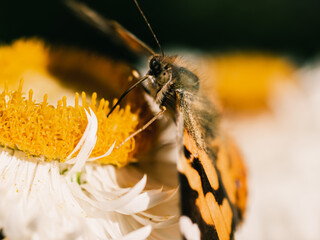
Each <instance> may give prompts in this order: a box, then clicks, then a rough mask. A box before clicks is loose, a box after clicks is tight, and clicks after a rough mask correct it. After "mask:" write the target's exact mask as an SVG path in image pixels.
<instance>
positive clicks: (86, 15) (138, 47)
mask: <svg viewBox="0 0 320 240" xmlns="http://www.w3.org/2000/svg"><path fill="white" fill-rule="evenodd" d="M65 3H66V5H67V6H68V7H69V8H70V9H72V10H73V12H74V13H76V14H77V15H78V16H79V17H81V18H82V19H83V20H85V21H86V22H87V23H89V24H91V25H93V26H94V27H96V28H97V29H99V30H100V31H102V32H103V33H105V34H107V35H110V36H112V37H113V38H114V40H115V42H116V43H119V42H120V43H122V44H123V45H124V46H126V47H127V48H128V49H129V50H131V51H133V52H134V53H136V54H143V55H146V56H150V55H155V52H154V51H153V50H152V49H151V48H150V47H149V46H147V45H146V44H145V43H144V42H142V41H141V40H139V39H138V38H137V37H136V36H134V35H133V34H132V33H130V32H129V31H128V30H126V29H125V28H124V27H122V26H121V25H120V24H119V23H118V22H116V21H114V20H110V19H107V18H105V17H103V16H101V15H100V14H98V13H97V12H96V11H94V10H93V9H91V8H89V7H88V6H87V5H85V4H83V3H80V2H76V1H73V0H66V1H65Z"/></svg>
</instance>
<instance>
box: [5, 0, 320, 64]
mask: <svg viewBox="0 0 320 240" xmlns="http://www.w3.org/2000/svg"><path fill="white" fill-rule="evenodd" d="M84 2H86V3H87V4H88V5H89V6H90V7H91V8H93V9H95V10H96V11H98V12H100V13H102V14H103V15H105V16H106V17H108V18H110V19H115V20H117V21H119V22H120V23H121V24H122V25H123V26H125V28H127V29H128V30H130V31H131V32H132V33H134V34H135V35H136V36H138V37H139V38H140V39H142V40H143V41H145V42H146V43H148V44H149V45H151V46H152V47H154V49H157V46H156V44H155V42H154V40H153V38H152V35H151V34H150V32H149V30H148V29H147V26H146V24H145V23H144V22H143V19H142V17H141V16H140V14H139V12H138V10H137V8H136V7H135V5H134V3H133V1H132V0H114V1H109V0H103V1H93V0H92V1H84ZM139 2H140V5H141V7H142V9H143V10H144V12H145V15H146V16H147V18H148V19H149V21H150V23H151V25H152V27H153V28H154V31H155V32H156V34H157V36H158V38H159V40H160V42H161V43H162V44H163V46H164V47H166V46H182V47H188V48H196V49H200V50H204V51H206V52H208V51H212V52H221V51H229V50H263V51H271V52H276V53H280V54H290V55H293V56H297V57H301V58H310V57H314V56H316V55H317V54H318V53H319V50H320V35H319V30H320V28H319V27H320V1H319V0H264V1H262V0H242V1H239V0H193V1H192V0H170V1H169V0H140V1H139ZM32 36H38V37H41V38H44V39H45V40H47V41H49V42H50V43H56V44H64V45H68V44H70V45H76V46H80V47H84V48H86V49H90V50H95V51H99V52H102V53H114V54H116V55H120V56H122V55H125V54H126V53H124V52H123V49H120V48H118V47H116V46H114V45H112V46H111V41H110V40H109V39H108V38H107V37H105V36H104V35H103V34H101V33H100V32H99V31H97V30H95V29H93V28H92V27H91V26H90V25H87V24H85V23H84V22H83V21H82V20H80V19H78V18H77V17H76V16H75V15H73V14H72V13H71V12H70V11H69V10H68V9H67V8H66V7H65V6H64V4H63V1H58V0H50V1H49V0H47V1H45V0H28V1H8V0H6V1H5V0H1V3H0V42H1V43H10V42H12V40H15V39H17V38H20V37H32Z"/></svg>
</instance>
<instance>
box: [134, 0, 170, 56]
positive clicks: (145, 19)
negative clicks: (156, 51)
mask: <svg viewBox="0 0 320 240" xmlns="http://www.w3.org/2000/svg"><path fill="white" fill-rule="evenodd" d="M133 1H134V3H135V4H136V6H137V8H138V9H139V12H140V13H141V15H142V17H143V19H144V21H145V22H146V23H147V25H148V27H149V29H150V31H151V33H152V35H153V38H154V39H155V40H156V42H157V44H158V46H159V48H160V51H161V55H162V56H164V52H163V49H162V47H161V45H160V42H159V40H158V38H157V36H156V34H155V33H154V32H153V30H152V27H151V25H150V23H149V22H148V19H147V18H146V16H145V15H144V13H143V11H142V10H141V8H140V6H139V4H138V2H137V0H133Z"/></svg>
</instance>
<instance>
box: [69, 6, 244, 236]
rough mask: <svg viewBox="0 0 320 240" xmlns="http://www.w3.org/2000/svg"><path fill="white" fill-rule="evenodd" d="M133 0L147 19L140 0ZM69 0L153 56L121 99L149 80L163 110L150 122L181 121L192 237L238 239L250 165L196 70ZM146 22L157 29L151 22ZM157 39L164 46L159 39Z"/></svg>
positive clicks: (184, 201)
mask: <svg viewBox="0 0 320 240" xmlns="http://www.w3.org/2000/svg"><path fill="white" fill-rule="evenodd" d="M134 1H135V3H136V5H137V7H138V8H139V10H140V12H141V14H142V16H143V17H144V18H145V16H144V14H143V13H142V11H141V9H140V7H139V5H138V4H137V2H136V0H134ZM67 3H68V5H69V6H70V7H71V8H72V9H74V10H75V11H76V12H77V13H80V15H81V16H83V17H84V18H85V19H86V20H87V21H89V22H90V23H91V24H94V25H96V26H97V27H98V28H99V29H100V30H102V31H103V32H105V33H107V34H109V35H112V36H114V37H116V38H118V39H120V40H121V43H123V44H125V45H127V46H129V48H131V50H132V51H134V52H136V53H137V54H141V53H144V54H150V55H151V57H150V59H149V71H148V72H147V74H146V75H145V76H144V77H143V78H141V79H140V80H139V81H138V82H137V83H135V84H134V85H133V86H132V87H131V88H129V89H128V90H127V91H126V92H125V93H124V94H123V95H122V96H121V97H120V98H119V101H118V103H119V102H120V101H121V99H122V98H123V97H124V96H125V95H126V94H127V93H129V92H130V91H131V90H132V89H134V88H135V87H136V86H138V85H139V84H140V83H142V82H144V88H145V90H146V91H147V92H148V93H149V94H150V95H151V96H152V97H153V99H154V100H155V102H156V103H157V104H158V105H159V107H160V109H162V111H161V112H160V113H159V114H157V115H156V116H155V117H154V118H153V119H151V120H150V121H149V122H148V123H147V124H146V125H145V127H147V126H148V125H149V124H151V122H153V121H154V120H155V119H156V118H157V117H158V116H159V115H160V114H162V113H163V112H166V113H167V114H168V115H169V116H170V117H171V118H172V119H173V121H174V122H175V123H176V125H177V129H178V130H177V131H178V133H177V141H178V143H179V144H178V145H179V148H180V149H179V150H180V158H179V159H178V161H177V166H178V171H179V180H180V191H181V200H180V202H181V215H183V216H186V217H188V218H189V220H191V222H192V223H193V224H196V226H197V229H198V230H199V231H196V232H195V235H198V236H192V237H196V238H199V239H200V238H201V239H212V240H222V239H233V238H234V231H235V228H236V226H237V225H238V224H239V223H240V221H241V220H242V218H243V215H244V210H245V204H246V193H247V188H246V171H245V166H244V164H243V162H242V159H241V157H240V155H239V153H238V151H237V148H236V147H235V145H234V144H233V142H232V140H231V139H229V138H228V137H227V136H225V135H224V134H223V133H222V132H220V131H219V123H218V122H219V116H218V114H217V111H216V110H215V108H214V106H213V104H212V103H211V102H210V100H209V99H208V98H207V97H206V96H205V95H204V94H202V93H201V91H199V85H200V84H199V79H198V77H197V75H196V74H194V73H193V72H192V71H190V70H189V69H188V68H186V67H184V66H182V65H181V62H180V61H179V58H177V57H169V56H165V55H164V53H163V51H162V50H161V51H162V54H161V55H156V54H155V53H154V52H153V51H152V50H151V48H149V47H148V46H147V45H145V44H144V43H143V42H142V41H140V40H138V39H137V38H136V37H135V36H134V35H132V34H131V33H129V32H127V31H126V30H125V29H124V28H123V27H122V26H121V25H119V24H118V23H116V22H114V21H112V20H108V19H105V18H103V17H101V16H100V15H98V14H97V13H95V12H94V11H92V10H91V9H89V8H88V7H86V6H85V5H83V4H80V3H77V2H73V1H68V2H67ZM145 20H146V18H145ZM146 22H147V20H146ZM147 24H148V26H149V28H150V30H151V32H152V33H153V31H152V29H151V27H150V25H149V23H148V22H147ZM153 35H154V33H153ZM154 37H155V35H154ZM155 39H156V37H155ZM156 41H157V43H158V45H159V46H160V44H159V42H158V40H157V39H156ZM160 48H161V46H160ZM118 103H116V104H115V105H114V107H113V109H114V108H115V107H116V106H117V105H118ZM113 109H112V110H111V111H110V113H109V115H110V114H111V112H112V111H113ZM143 129H144V128H143ZM143 129H140V130H139V131H137V133H138V132H141V131H142V130H143ZM134 135H135V134H134ZM184 222H185V221H180V224H181V229H182V235H183V236H184V237H185V238H187V239H188V238H189V237H190V235H188V234H187V233H186V231H187V230H188V229H187V228H188V226H184V224H185V223H184Z"/></svg>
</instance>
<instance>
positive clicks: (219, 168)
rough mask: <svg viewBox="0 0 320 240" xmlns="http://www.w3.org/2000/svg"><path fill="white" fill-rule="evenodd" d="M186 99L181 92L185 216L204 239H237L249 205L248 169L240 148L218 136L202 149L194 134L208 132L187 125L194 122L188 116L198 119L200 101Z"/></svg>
mask: <svg viewBox="0 0 320 240" xmlns="http://www.w3.org/2000/svg"><path fill="white" fill-rule="evenodd" d="M186 94H188V93H186ZM184 95H185V94H184V92H180V93H179V94H178V96H177V99H178V101H177V102H178V112H179V113H178V128H179V130H180V132H181V136H180V137H181V142H182V143H183V145H182V146H181V151H180V159H179V162H178V171H179V178H180V188H181V215H185V216H188V217H189V218H190V219H191V221H192V222H193V223H196V224H197V225H198V227H199V229H200V232H201V239H215V240H218V239H219V240H222V239H233V235H234V231H235V227H236V226H237V225H238V223H240V220H241V219H242V216H243V211H244V207H245V201H246V179H245V169H244V165H243V164H242V160H241V158H240V157H239V155H238V153H237V152H236V150H235V149H236V148H235V147H234V146H233V145H230V142H229V141H226V140H225V139H222V138H221V137H220V136H218V134H216V133H215V134H213V135H214V137H213V138H212V141H208V139H205V140H204V141H205V143H204V144H205V146H206V147H207V148H208V149H207V150H206V149H204V148H202V147H201V144H199V141H196V138H195V136H196V134H194V131H197V130H199V129H200V130H201V131H205V128H204V127H197V128H196V129H193V126H192V124H191V126H189V124H186V123H185V122H184V121H185V120H186V119H187V121H188V119H190V118H191V117H188V116H186V115H193V116H197V112H196V110H195V109H197V108H196V107H193V106H196V104H197V103H196V101H194V99H196V98H191V97H190V96H188V97H185V96H184ZM201 99H202V98H201ZM209 111H210V110H209ZM201 114H204V113H201ZM198 115H199V113H198ZM209 115H212V114H209ZM201 117H202V116H199V117H197V119H199V118H201ZM204 117H206V116H204ZM190 122H192V121H190ZM200 122H201V121H199V124H201V123H200ZM208 124H209V123H208ZM210 124H214V123H213V122H211V123H210ZM208 129H210V128H208ZM200 134H201V133H200ZM203 135H205V134H204V133H203ZM210 139H211V138H210Z"/></svg>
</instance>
